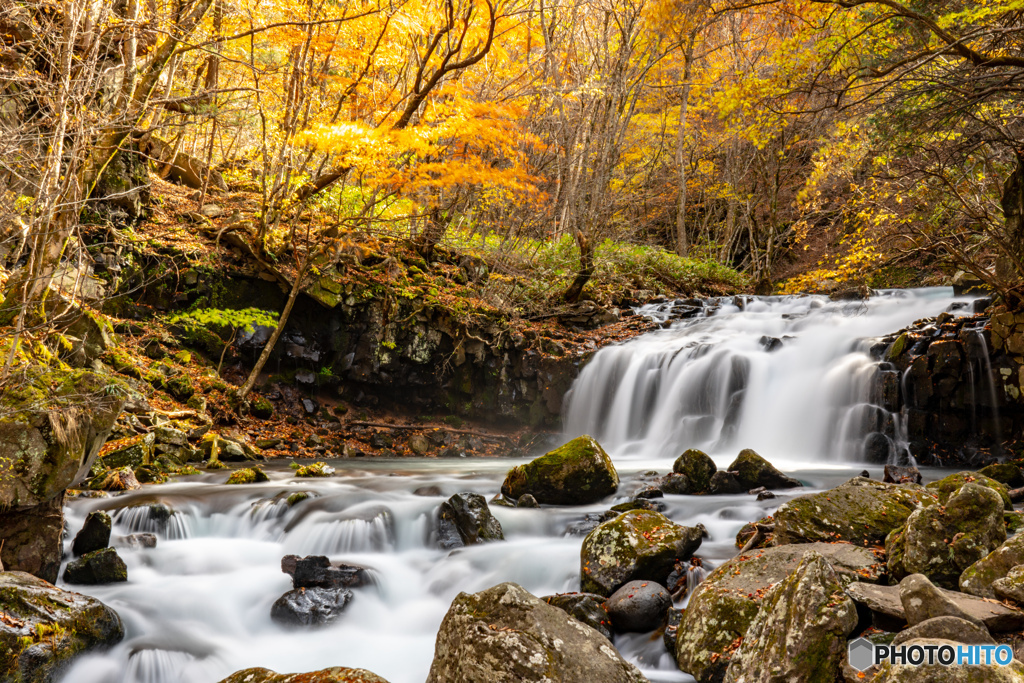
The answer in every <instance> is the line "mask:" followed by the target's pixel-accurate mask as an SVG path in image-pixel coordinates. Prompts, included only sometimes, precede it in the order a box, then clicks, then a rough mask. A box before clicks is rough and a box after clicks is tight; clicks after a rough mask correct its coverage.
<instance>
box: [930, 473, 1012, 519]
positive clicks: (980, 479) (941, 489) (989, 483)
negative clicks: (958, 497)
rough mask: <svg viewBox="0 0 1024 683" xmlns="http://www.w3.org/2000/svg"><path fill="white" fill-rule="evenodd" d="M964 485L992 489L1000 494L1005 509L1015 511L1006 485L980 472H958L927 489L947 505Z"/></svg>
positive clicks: (933, 483) (934, 482) (931, 484)
mask: <svg viewBox="0 0 1024 683" xmlns="http://www.w3.org/2000/svg"><path fill="white" fill-rule="evenodd" d="M964 484H977V485H979V486H985V487H987V488H990V489H992V490H993V491H995V492H996V493H998V494H999V497H1000V498H1001V499H1002V501H1003V507H1004V508H1005V509H1007V510H1012V509H1013V503H1012V502H1010V492H1009V489H1007V487H1006V484H1003V483H1001V482H998V481H996V480H995V479H992V478H991V477H986V476H985V475H984V474H981V473H980V472H957V473H956V474H951V475H949V476H948V477H944V478H942V479H939V480H938V481H933V482H932V483H930V484H928V486H927V487H926V488H928V489H930V490H932V491H935V493H937V494H938V496H939V502H940V503H942V504H943V505H945V504H946V501H947V500H949V498H950V496H952V495H953V494H954V493H956V492H957V491H959V490H960V487H961V486H963V485H964Z"/></svg>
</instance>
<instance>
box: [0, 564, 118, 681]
mask: <svg viewBox="0 0 1024 683" xmlns="http://www.w3.org/2000/svg"><path fill="white" fill-rule="evenodd" d="M0 614H3V615H4V618H3V619H0V677H2V679H3V680H4V681H10V682H11V683H44V682H45V683H49V681H51V680H53V679H54V677H55V676H56V675H57V673H58V672H59V671H60V670H61V669H62V668H64V667H65V666H67V664H68V663H69V662H70V660H71V659H73V658H74V657H75V656H76V655H79V654H82V653H84V652H87V651H89V650H94V649H98V648H105V647H110V646H112V645H115V644H117V643H118V642H120V640H121V639H122V638H123V637H124V626H123V625H122V624H121V619H120V617H118V616H117V614H116V613H115V612H114V610H112V609H110V608H109V607H107V606H106V605H104V604H103V603H102V602H100V601H99V600H96V599H94V598H90V597H87V596H85V595H79V594H78V593H71V592H68V591H63V590H61V589H59V588H56V587H55V586H53V585H51V584H50V583H48V582H46V581H43V580H41V579H38V578H36V577H34V576H31V575H30V574H26V573H23V572H0Z"/></svg>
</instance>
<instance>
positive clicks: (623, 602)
mask: <svg viewBox="0 0 1024 683" xmlns="http://www.w3.org/2000/svg"><path fill="white" fill-rule="evenodd" d="M671 606H672V596H671V595H669V594H668V591H667V590H665V587H664V586H662V585H661V584H659V583H655V582H654V581H630V582H629V583H627V584H626V585H624V586H622V587H621V588H619V589H618V590H617V591H615V592H614V593H612V595H611V597H609V598H608V602H606V603H605V609H607V610H608V615H609V616H610V617H611V619H612V626H613V627H614V628H615V630H616V631H617V632H619V633H634V632H635V633H646V632H647V631H653V630H654V629H656V628H658V627H659V626H661V623H662V621H663V620H664V618H665V613H666V612H667V611H668V608H669V607H671Z"/></svg>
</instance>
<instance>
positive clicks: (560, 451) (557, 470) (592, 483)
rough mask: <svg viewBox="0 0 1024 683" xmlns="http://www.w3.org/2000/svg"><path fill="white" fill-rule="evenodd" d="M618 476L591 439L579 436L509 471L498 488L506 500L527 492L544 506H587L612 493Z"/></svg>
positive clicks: (617, 481) (607, 458)
mask: <svg viewBox="0 0 1024 683" xmlns="http://www.w3.org/2000/svg"><path fill="white" fill-rule="evenodd" d="M618 487H619V475H618V473H617V472H616V471H615V466H614V465H613V464H612V460H611V458H610V457H608V454H607V453H606V452H605V450H604V449H603V448H601V444H599V443H597V441H595V440H594V438H593V437H590V436H580V437H577V438H575V439H573V440H572V441H570V442H569V443H567V444H565V445H564V446H560V447H558V448H556V449H555V450H553V451H551V452H550V453H547V454H546V455H542V456H541V457H539V458H536V459H535V460H532V461H531V462H529V463H527V464H525V465H518V466H516V467H513V468H512V469H511V470H509V473H508V475H506V477H505V481H504V483H502V485H501V492H502V494H504V495H505V497H506V498H509V499H511V500H518V499H519V497H520V496H523V495H525V494H527V493H529V494H531V495H532V496H533V497H534V498H536V500H537V502H538V503H544V504H548V505H587V504H589V503H596V502H598V501H600V500H601V499H603V498H605V497H607V496H609V495H611V494H613V493H615V491H616V490H617V489H618Z"/></svg>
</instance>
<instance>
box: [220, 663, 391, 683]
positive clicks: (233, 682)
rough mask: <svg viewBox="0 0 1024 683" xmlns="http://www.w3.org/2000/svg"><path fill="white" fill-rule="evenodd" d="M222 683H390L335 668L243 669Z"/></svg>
mask: <svg viewBox="0 0 1024 683" xmlns="http://www.w3.org/2000/svg"><path fill="white" fill-rule="evenodd" d="M220 683H388V682H387V681H386V680H384V679H383V678H381V677H380V676H378V675H377V674H375V673H373V672H372V671H367V670H366V669H348V668H346V667H343V666H333V667H331V668H329V669H321V670H320V671H312V672H310V673H301V674H279V673H276V672H274V671H271V670H270V669H260V668H256V669H243V670H242V671H236V672H235V673H233V674H231V675H230V676H228V677H227V678H225V679H224V680H222V681H220Z"/></svg>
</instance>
